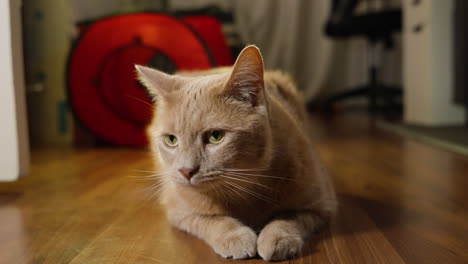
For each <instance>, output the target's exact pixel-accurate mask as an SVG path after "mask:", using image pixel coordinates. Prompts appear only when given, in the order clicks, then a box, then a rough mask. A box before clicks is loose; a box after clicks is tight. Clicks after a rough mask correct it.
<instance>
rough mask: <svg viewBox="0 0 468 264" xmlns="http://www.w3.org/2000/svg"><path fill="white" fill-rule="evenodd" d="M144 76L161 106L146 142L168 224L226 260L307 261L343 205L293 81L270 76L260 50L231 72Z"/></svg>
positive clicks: (146, 72) (143, 72) (249, 51)
mask: <svg viewBox="0 0 468 264" xmlns="http://www.w3.org/2000/svg"><path fill="white" fill-rule="evenodd" d="M136 71H137V75H138V79H139V80H140V82H141V83H142V84H143V85H144V86H146V88H147V89H148V91H149V93H150V94H151V95H152V96H154V97H155V112H154V120H153V122H152V123H151V125H150V126H149V127H148V136H149V138H150V142H151V143H150V146H151V149H152V152H153V153H154V157H155V159H154V160H155V165H156V168H157V170H158V173H159V177H160V179H159V180H160V181H161V184H162V193H161V200H162V202H163V204H164V206H165V208H166V213H167V218H168V221H169V222H170V223H171V224H172V225H174V226H175V227H177V228H179V229H181V230H183V231H186V232H188V233H190V234H193V235H195V236H197V237H199V238H201V239H203V240H204V241H206V243H208V244H209V245H210V246H211V247H212V248H213V249H214V251H215V252H216V253H218V254H219V255H221V256H223V257H225V258H233V259H244V258H251V257H254V256H256V255H257V254H258V255H259V256H260V257H262V258H263V259H264V260H266V261H277V260H285V259H289V258H293V257H296V256H299V255H300V253H301V249H302V247H303V244H304V240H305V239H306V238H307V237H308V236H310V235H311V234H312V233H313V232H315V231H316V230H317V229H318V228H319V227H320V226H322V225H323V224H325V223H327V221H328V220H329V219H330V217H331V216H333V215H334V213H335V211H336V207H337V202H336V197H335V191H334V187H333V185H332V182H331V179H330V177H329V176H328V174H327V171H326V169H325V167H324V166H323V164H322V163H321V161H320V160H319V157H318V156H317V154H316V152H315V151H314V148H313V146H312V143H311V142H310V140H309V133H310V132H309V131H310V128H309V127H308V123H309V121H308V119H307V114H306V110H305V107H304V102H303V100H302V97H301V96H300V94H299V92H298V91H297V89H296V88H295V85H294V83H293V82H292V80H291V78H290V77H289V76H288V75H286V74H284V73H281V72H277V71H265V72H264V66H263V58H262V55H261V53H260V51H259V49H258V48H257V47H256V46H253V45H251V46H247V47H246V48H245V49H244V50H242V52H241V53H240V55H239V56H238V58H237V60H236V62H235V64H234V66H233V67H227V68H226V67H225V68H215V69H213V70H206V71H197V72H181V73H179V74H176V75H168V74H166V73H163V72H160V71H158V70H155V69H151V68H148V67H145V66H138V65H136Z"/></svg>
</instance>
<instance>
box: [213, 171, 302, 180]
mask: <svg viewBox="0 0 468 264" xmlns="http://www.w3.org/2000/svg"><path fill="white" fill-rule="evenodd" d="M220 171H222V172H224V173H229V174H232V175H235V176H249V177H259V178H271V179H279V180H286V181H295V179H290V178H286V177H279V176H271V175H264V174H256V173H244V172H230V171H223V170H221V169H220Z"/></svg>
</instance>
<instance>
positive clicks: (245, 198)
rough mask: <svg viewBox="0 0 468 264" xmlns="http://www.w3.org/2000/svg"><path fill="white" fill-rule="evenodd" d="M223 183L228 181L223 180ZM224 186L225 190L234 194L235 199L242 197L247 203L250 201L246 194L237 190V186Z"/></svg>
mask: <svg viewBox="0 0 468 264" xmlns="http://www.w3.org/2000/svg"><path fill="white" fill-rule="evenodd" d="M223 183H227V181H223ZM223 187H225V190H226V191H229V192H230V193H231V194H232V195H233V197H234V199H236V198H238V197H240V198H241V199H242V200H244V201H246V202H247V203H249V202H250V201H249V199H247V197H246V195H245V194H243V193H241V192H239V191H238V190H236V188H235V187H230V186H226V185H224V186H223ZM223 189H224V188H223ZM236 195H237V196H236Z"/></svg>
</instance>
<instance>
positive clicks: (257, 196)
mask: <svg viewBox="0 0 468 264" xmlns="http://www.w3.org/2000/svg"><path fill="white" fill-rule="evenodd" d="M226 184H229V185H231V186H232V187H234V188H236V189H238V190H240V191H243V192H245V193H247V194H250V195H251V196H253V197H256V198H258V199H260V200H262V201H264V202H267V203H273V204H274V202H275V201H274V200H272V199H270V198H269V197H267V196H265V195H263V194H260V193H258V192H255V191H252V190H250V189H247V188H245V187H242V186H240V185H238V184H236V183H233V182H229V181H226Z"/></svg>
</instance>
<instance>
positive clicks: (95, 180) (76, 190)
mask: <svg viewBox="0 0 468 264" xmlns="http://www.w3.org/2000/svg"><path fill="white" fill-rule="evenodd" d="M313 122H314V127H315V132H314V135H313V138H314V139H315V140H316V141H317V147H318V149H319V150H320V152H321V154H322V156H323V159H324V160H325V161H326V163H327V164H328V166H329V167H330V169H331V171H332V173H333V176H334V178H335V182H336V185H337V189H338V193H339V198H340V203H341V205H340V213H339V215H338V216H337V218H336V219H335V220H334V221H333V222H332V223H331V225H330V226H329V227H328V228H327V230H325V232H323V234H322V235H321V236H320V237H315V238H313V239H312V240H310V241H309V243H308V244H307V247H306V248H305V249H304V256H303V257H302V258H301V259H297V260H295V261H291V262H289V263H425V264H430V263H450V264H452V263H468V210H467V209H468V158H467V157H464V156H460V155H456V154H452V153H450V152H447V151H443V150H440V149H437V148H434V147H431V146H428V145H425V144H421V143H418V142H414V141H411V140H409V139H405V138H401V137H399V136H395V135H391V134H387V133H385V132H384V131H382V130H380V129H379V128H378V125H376V124H375V123H374V122H372V121H369V120H368V118H366V117H365V116H364V115H362V114H361V115H359V114H348V115H346V116H336V117H334V118H331V119H325V118H318V117H315V118H313ZM150 169H151V163H150V159H149V155H148V153H146V152H145V151H142V150H132V149H98V150H97V149H85V150H69V149H68V150H65V149H55V150H54V149H46V150H36V151H34V152H33V153H32V171H31V175H30V176H28V177H26V178H24V179H21V180H20V181H18V182H15V183H0V263H2V264H3V263H5V264H7V263H8V264H16V263H54V264H56V263H233V262H235V261H233V260H224V259H222V258H221V257H219V256H217V255H216V254H215V253H213V251H212V250H211V249H210V248H209V247H208V246H207V245H205V244H204V243H203V242H202V241H200V240H198V239H196V238H194V237H192V236H190V235H187V234H185V233H182V232H180V231H177V230H175V229H173V228H171V227H170V226H169V225H168V224H167V222H166V221H165V218H164V214H163V211H162V210H161V208H160V207H159V206H158V205H157V204H155V203H154V202H153V201H152V199H151V193H152V192H151V190H149V189H148V188H147V186H148V185H149V182H147V181H144V180H139V179H138V178H134V177H132V176H144V175H146V174H147V173H145V172H142V171H147V170H150ZM238 262H239V263H262V262H263V261H262V260H260V259H253V260H244V261H238Z"/></svg>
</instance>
